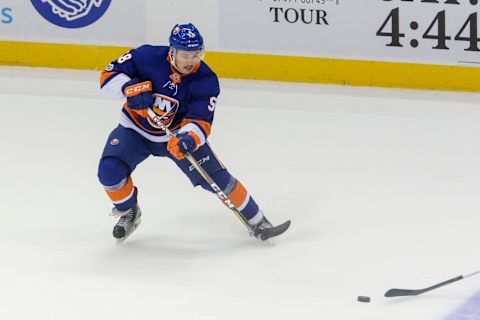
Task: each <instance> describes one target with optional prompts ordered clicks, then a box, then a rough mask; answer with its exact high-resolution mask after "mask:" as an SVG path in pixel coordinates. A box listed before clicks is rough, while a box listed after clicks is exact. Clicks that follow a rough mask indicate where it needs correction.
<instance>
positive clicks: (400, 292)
mask: <svg viewBox="0 0 480 320" xmlns="http://www.w3.org/2000/svg"><path fill="white" fill-rule="evenodd" d="M479 273H480V270H479V271H475V272H473V273H470V274H467V275H460V276H457V277H455V278H452V279H448V280H446V281H443V282H440V283H438V284H436V285H433V286H431V287H428V288H424V289H418V290H414V289H390V290H388V291H387V292H385V297H404V296H417V295H419V294H422V293H425V292H428V291H431V290H434V289H437V288H440V287H443V286H446V285H447V284H450V283H453V282H456V281H458V280H462V279H465V278H469V277H472V276H474V275H476V274H479Z"/></svg>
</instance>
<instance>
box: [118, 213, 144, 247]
mask: <svg viewBox="0 0 480 320" xmlns="http://www.w3.org/2000/svg"><path fill="white" fill-rule="evenodd" d="M140 222H142V219H138V220H137V221H136V222H135V224H134V225H133V227H132V228H131V229H130V231H129V232H128V233H127V234H126V235H125V237H123V238H120V239H117V244H121V243H123V242H124V241H125V240H127V238H128V237H130V235H131V234H132V233H133V231H135V230H136V229H137V228H138V226H139V225H140Z"/></svg>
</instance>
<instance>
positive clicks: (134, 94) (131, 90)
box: [122, 78, 155, 110]
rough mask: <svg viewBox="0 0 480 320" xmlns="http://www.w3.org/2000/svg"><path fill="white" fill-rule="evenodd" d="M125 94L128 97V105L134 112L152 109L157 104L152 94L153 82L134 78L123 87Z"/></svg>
mask: <svg viewBox="0 0 480 320" xmlns="http://www.w3.org/2000/svg"><path fill="white" fill-rule="evenodd" d="M122 90H123V93H124V94H125V96H126V97H127V104H128V106H129V108H130V109H133V110H145V109H148V108H150V107H151V106H152V105H153V103H154V102H155V98H154V97H153V94H152V82H150V81H143V82H140V80H139V79H137V78H133V79H131V80H130V81H128V82H127V83H125V84H124V85H123V87H122Z"/></svg>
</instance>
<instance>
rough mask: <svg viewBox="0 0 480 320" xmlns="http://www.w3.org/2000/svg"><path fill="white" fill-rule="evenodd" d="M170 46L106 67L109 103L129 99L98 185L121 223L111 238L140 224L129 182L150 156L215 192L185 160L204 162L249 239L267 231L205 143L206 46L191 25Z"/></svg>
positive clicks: (213, 98) (211, 95)
mask: <svg viewBox="0 0 480 320" xmlns="http://www.w3.org/2000/svg"><path fill="white" fill-rule="evenodd" d="M169 42H170V46H169V47H168V46H151V45H143V46H141V47H138V48H136V49H133V50H131V51H129V52H128V53H126V54H125V55H123V56H121V57H120V58H118V59H117V60H115V61H113V62H112V63H110V64H109V65H108V66H107V67H106V68H105V70H104V71H103V72H102V74H101V77H100V87H101V90H102V92H104V93H105V94H107V95H110V96H114V97H118V98H120V99H126V102H125V103H124V105H123V109H122V114H121V118H120V124H119V125H118V127H117V128H115V129H114V130H113V131H112V132H111V134H110V136H109V137H108V140H107V143H106V145H105V148H104V150H103V154H102V157H101V160H100V163H99V167H98V178H99V180H100V183H101V184H102V185H103V186H104V188H105V190H106V192H107V194H108V196H109V197H110V199H111V201H112V202H113V204H114V208H113V211H112V214H113V215H114V216H116V217H119V220H118V222H117V224H116V225H115V227H114V229H113V236H114V237H115V238H117V239H119V240H120V241H121V240H124V239H125V238H126V237H128V236H129V235H130V234H131V233H132V232H133V231H134V230H135V228H136V227H137V226H138V224H139V223H140V216H141V214H142V213H141V211H140V207H139V205H138V200H137V199H138V189H137V187H136V186H135V185H134V183H133V180H132V177H131V175H132V172H133V171H134V170H135V168H136V166H137V165H138V164H140V163H141V162H142V161H143V160H145V159H146V158H147V157H148V156H150V155H153V156H158V157H168V158H170V159H172V160H173V161H174V162H175V163H176V165H177V166H178V167H179V168H180V170H182V171H183V173H184V174H185V175H187V176H188V178H189V179H190V181H191V183H192V184H193V185H194V186H197V185H200V186H202V187H203V188H204V189H206V190H208V191H211V192H213V190H212V188H211V187H210V185H209V184H208V183H206V181H205V180H204V179H203V178H202V177H201V176H200V174H199V173H198V172H197V171H196V170H191V169H190V167H191V164H190V163H189V162H188V161H187V159H185V155H184V153H185V152H189V153H191V154H192V156H193V157H194V158H195V159H204V161H203V163H202V164H201V166H202V167H203V169H204V170H205V171H206V172H207V173H208V174H209V175H210V176H211V177H212V179H213V180H214V181H215V182H216V183H217V185H218V186H219V187H220V188H221V189H222V190H223V191H224V193H225V194H226V195H228V197H229V199H230V200H231V201H232V202H233V204H234V205H235V207H236V208H238V210H239V211H240V213H241V214H242V216H243V217H244V218H245V220H246V221H248V223H249V224H250V226H251V229H252V231H253V234H254V236H256V237H257V238H262V231H263V230H265V229H266V228H271V227H272V224H271V223H270V222H269V221H268V220H267V219H266V218H265V216H264V214H263V213H262V211H261V210H260V209H259V207H258V205H257V203H256V202H255V200H254V199H253V198H252V197H251V195H250V194H249V193H248V191H247V190H246V189H245V187H244V186H243V185H242V183H241V182H240V181H239V180H237V179H236V178H235V177H234V176H232V175H231V174H230V172H229V171H228V170H227V169H226V168H225V167H224V166H223V165H222V163H221V162H220V161H219V160H218V159H217V157H216V156H215V154H214V153H213V151H212V149H211V147H210V145H209V143H208V141H207V139H208V136H209V134H210V129H211V126H212V121H213V116H214V111H215V107H216V103H217V97H218V95H219V93H220V88H219V83H218V78H217V76H216V74H215V73H214V72H213V71H212V70H211V69H210V68H209V67H208V66H207V65H206V64H205V63H204V62H203V61H202V58H203V56H204V45H203V38H202V36H201V35H200V33H199V31H198V29H197V28H195V26H194V25H192V24H190V23H189V24H177V25H176V26H174V28H173V29H172V31H171V34H170V37H169ZM149 109H152V110H153V111H154V112H155V114H156V115H157V116H158V117H159V118H160V119H161V121H162V123H163V124H164V125H165V126H166V127H168V128H169V130H170V131H172V132H173V133H174V134H176V137H175V138H169V137H168V136H167V135H166V134H165V132H164V131H163V130H162V129H161V128H160V127H159V126H158V125H157V124H156V123H155V122H154V121H152V119H151V118H150V117H149V115H148V110H149Z"/></svg>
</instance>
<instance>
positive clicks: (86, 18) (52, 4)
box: [31, 0, 112, 28]
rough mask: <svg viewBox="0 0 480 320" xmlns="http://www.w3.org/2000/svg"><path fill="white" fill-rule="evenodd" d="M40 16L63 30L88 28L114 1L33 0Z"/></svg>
mask: <svg viewBox="0 0 480 320" xmlns="http://www.w3.org/2000/svg"><path fill="white" fill-rule="evenodd" d="M31 1H32V5H33V6H34V7H35V9H36V10H37V11H38V13H40V15H41V16H42V17H43V18H45V19H46V20H48V21H49V22H51V23H53V24H55V25H57V26H59V27H63V28H82V27H85V26H88V25H90V24H92V23H94V22H95V21H97V20H98V19H100V17H101V16H103V14H104V13H105V12H106V11H107V9H108V7H109V6H110V3H111V1H112V0H31Z"/></svg>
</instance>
